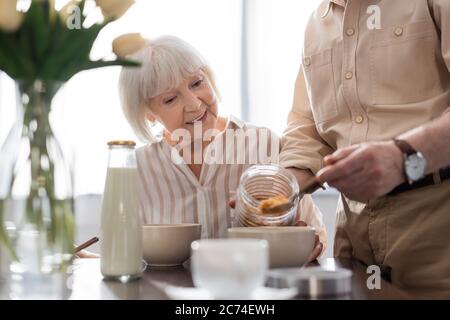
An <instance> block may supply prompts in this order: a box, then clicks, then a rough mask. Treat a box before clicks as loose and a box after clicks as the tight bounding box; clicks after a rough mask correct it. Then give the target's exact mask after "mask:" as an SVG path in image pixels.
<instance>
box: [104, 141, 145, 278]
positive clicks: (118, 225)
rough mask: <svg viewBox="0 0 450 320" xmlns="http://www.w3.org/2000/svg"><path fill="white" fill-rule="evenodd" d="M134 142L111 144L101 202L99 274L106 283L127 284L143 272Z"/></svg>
mask: <svg viewBox="0 0 450 320" xmlns="http://www.w3.org/2000/svg"><path fill="white" fill-rule="evenodd" d="M135 145H136V144H135V143H134V142H133V141H112V142H109V143H108V146H109V160H108V170H107V174H106V183H105V191H104V194H103V199H102V217H101V234H100V241H101V260H100V261H101V272H102V274H103V276H104V278H105V279H113V280H119V281H122V282H126V281H128V280H131V279H135V278H138V277H139V276H140V274H141V269H142V222H141V217H140V214H139V204H138V198H137V194H138V192H137V167H136V157H135V153H134V147H135Z"/></svg>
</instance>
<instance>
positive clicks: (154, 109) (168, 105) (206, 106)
mask: <svg viewBox="0 0 450 320" xmlns="http://www.w3.org/2000/svg"><path fill="white" fill-rule="evenodd" d="M149 107H150V110H151V115H150V117H151V118H153V119H150V120H155V119H156V120H158V121H159V122H161V123H162V124H163V125H164V127H165V128H166V130H167V131H169V132H171V133H172V132H174V131H175V130H176V129H186V130H188V131H189V132H190V134H191V137H194V123H198V124H199V123H201V124H202V132H205V131H206V130H208V129H213V128H215V127H216V125H217V96H216V94H215V91H214V89H213V88H212V85H211V83H210V81H209V79H208V77H207V76H206V74H205V73H204V72H203V71H202V70H199V71H198V72H196V73H194V74H192V75H190V76H189V77H187V78H185V79H184V80H183V81H182V83H180V85H179V86H178V87H176V88H174V89H173V90H170V91H167V92H164V93H162V94H160V95H158V96H156V97H154V98H152V99H151V100H150V103H149Z"/></svg>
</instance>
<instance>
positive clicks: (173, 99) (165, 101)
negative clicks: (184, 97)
mask: <svg viewBox="0 0 450 320" xmlns="http://www.w3.org/2000/svg"><path fill="white" fill-rule="evenodd" d="M176 98H177V97H172V98H168V99H165V100H164V104H171V103H172V102H174V101H175V99H176Z"/></svg>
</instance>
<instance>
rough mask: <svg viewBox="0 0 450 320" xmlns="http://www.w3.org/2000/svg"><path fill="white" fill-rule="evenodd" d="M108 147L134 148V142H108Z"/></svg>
mask: <svg viewBox="0 0 450 320" xmlns="http://www.w3.org/2000/svg"><path fill="white" fill-rule="evenodd" d="M108 146H110V147H112V146H129V147H134V146H136V142H134V141H131V140H114V141H109V142H108Z"/></svg>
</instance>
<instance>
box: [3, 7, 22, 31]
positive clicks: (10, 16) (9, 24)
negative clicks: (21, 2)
mask: <svg viewBox="0 0 450 320" xmlns="http://www.w3.org/2000/svg"><path fill="white" fill-rule="evenodd" d="M16 6H17V0H1V1H0V30H3V31H5V32H14V31H16V30H17V29H19V27H20V25H21V24H22V20H23V13H22V12H18V11H17V10H16Z"/></svg>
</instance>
